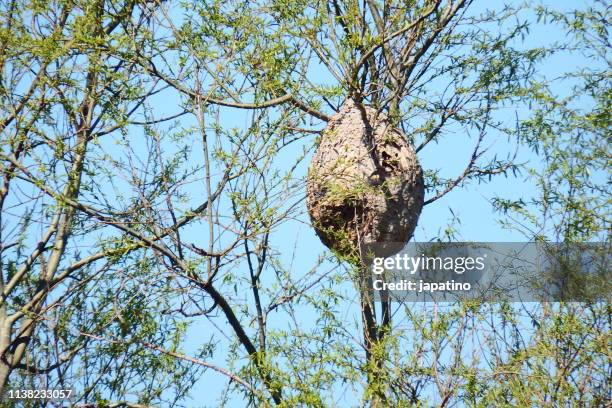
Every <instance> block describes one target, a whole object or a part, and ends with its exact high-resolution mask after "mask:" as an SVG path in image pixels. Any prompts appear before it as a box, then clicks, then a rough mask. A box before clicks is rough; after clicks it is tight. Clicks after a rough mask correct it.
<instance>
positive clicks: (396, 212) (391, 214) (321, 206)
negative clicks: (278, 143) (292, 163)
mask: <svg viewBox="0 0 612 408" xmlns="http://www.w3.org/2000/svg"><path fill="white" fill-rule="evenodd" d="M364 116H366V117H367V119H366V118H365V117H364ZM368 135H369V137H368ZM423 199H424V183H423V170H422V168H421V166H420V165H419V162H418V159H417V156H416V153H415V151H414V149H413V148H412V146H411V145H410V143H409V142H408V141H407V139H406V137H405V136H404V135H403V134H402V133H401V132H400V131H399V130H398V129H396V128H393V127H392V126H391V125H390V124H389V122H388V120H387V119H386V117H384V116H382V115H378V117H377V116H376V112H375V111H374V110H373V109H371V108H368V107H359V106H358V105H357V104H356V103H355V102H354V101H352V100H350V99H349V100H348V101H347V102H345V104H344V105H343V106H342V107H341V109H340V110H339V111H338V113H336V114H335V115H334V116H332V118H331V120H330V121H329V123H328V125H327V127H326V128H325V130H324V131H323V136H322V138H321V142H320V144H319V146H318V147H317V149H316V151H315V154H314V156H313V158H312V161H311V163H310V168H309V170H308V183H307V207H308V212H309V214H310V218H311V221H312V224H313V226H314V228H315V231H316V233H317V235H318V236H319V238H320V239H321V241H322V242H323V243H324V244H325V245H326V246H327V247H329V248H330V249H332V250H333V251H335V252H336V253H338V254H340V255H342V256H352V255H354V254H356V253H359V254H360V256H361V257H362V260H363V253H364V249H365V250H367V251H368V253H370V254H372V253H373V254H374V255H375V256H389V255H392V254H394V253H396V252H398V251H399V250H400V249H401V248H402V247H403V245H404V244H405V243H406V242H407V241H408V240H409V239H410V238H411V237H412V234H413V233H414V229H415V228H416V225H417V221H418V218H419V215H420V214H421V209H422V208H423ZM356 251H358V252H356Z"/></svg>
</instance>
